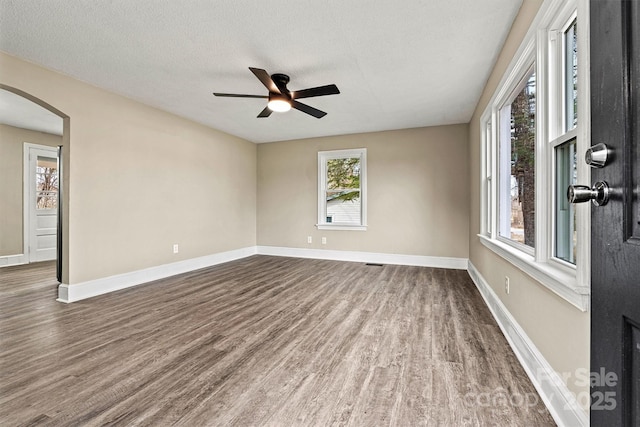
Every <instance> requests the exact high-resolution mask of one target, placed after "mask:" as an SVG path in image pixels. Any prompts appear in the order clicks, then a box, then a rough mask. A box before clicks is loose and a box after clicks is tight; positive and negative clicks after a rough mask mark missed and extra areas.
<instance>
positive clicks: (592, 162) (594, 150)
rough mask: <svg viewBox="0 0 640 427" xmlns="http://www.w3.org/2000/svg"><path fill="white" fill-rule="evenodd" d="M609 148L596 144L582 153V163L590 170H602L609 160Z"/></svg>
mask: <svg viewBox="0 0 640 427" xmlns="http://www.w3.org/2000/svg"><path fill="white" fill-rule="evenodd" d="M609 152H610V150H609V147H607V146H606V145H605V144H602V143H600V144H596V145H594V146H592V147H590V148H589V149H588V150H587V151H586V152H585V153H584V161H585V163H586V164H588V165H589V166H591V167H592V168H603V167H605V166H606V165H607V160H608V159H609Z"/></svg>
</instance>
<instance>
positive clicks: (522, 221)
mask: <svg viewBox="0 0 640 427" xmlns="http://www.w3.org/2000/svg"><path fill="white" fill-rule="evenodd" d="M499 161H500V199H499V200H500V218H499V221H500V236H502V237H504V238H507V239H510V240H511V241H513V242H517V243H520V244H524V245H526V246H529V247H532V248H533V247H535V238H536V169H535V166H536V74H535V71H533V66H532V67H531V69H530V70H529V71H528V72H527V74H526V77H525V78H524V79H523V80H522V82H521V83H520V84H519V85H518V86H517V88H516V90H515V91H514V93H513V94H512V96H511V97H510V99H509V101H508V103H507V104H506V105H504V106H503V107H502V108H501V109H500V160H499Z"/></svg>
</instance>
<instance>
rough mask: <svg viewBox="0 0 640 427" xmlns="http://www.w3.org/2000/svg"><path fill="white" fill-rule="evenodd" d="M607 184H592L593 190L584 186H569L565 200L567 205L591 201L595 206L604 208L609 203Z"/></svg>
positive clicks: (599, 182) (601, 182)
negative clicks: (567, 201)
mask: <svg viewBox="0 0 640 427" xmlns="http://www.w3.org/2000/svg"><path fill="white" fill-rule="evenodd" d="M610 193H611V190H610V189H609V184H607V183H606V182H605V181H598V182H596V183H595V184H593V188H589V187H587V186H586V185H570V186H569V188H567V198H568V199H569V203H584V202H588V201H589V200H591V201H592V202H593V204H594V205H596V206H604V205H606V204H607V202H608V201H609V194H610Z"/></svg>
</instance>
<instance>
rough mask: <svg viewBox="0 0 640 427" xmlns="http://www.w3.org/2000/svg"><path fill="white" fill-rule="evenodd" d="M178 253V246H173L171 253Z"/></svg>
mask: <svg viewBox="0 0 640 427" xmlns="http://www.w3.org/2000/svg"><path fill="white" fill-rule="evenodd" d="M178 252H179V249H178V244H177V243H176V244H175V245H173V253H174V254H177V253H178Z"/></svg>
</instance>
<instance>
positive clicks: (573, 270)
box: [478, 0, 591, 311]
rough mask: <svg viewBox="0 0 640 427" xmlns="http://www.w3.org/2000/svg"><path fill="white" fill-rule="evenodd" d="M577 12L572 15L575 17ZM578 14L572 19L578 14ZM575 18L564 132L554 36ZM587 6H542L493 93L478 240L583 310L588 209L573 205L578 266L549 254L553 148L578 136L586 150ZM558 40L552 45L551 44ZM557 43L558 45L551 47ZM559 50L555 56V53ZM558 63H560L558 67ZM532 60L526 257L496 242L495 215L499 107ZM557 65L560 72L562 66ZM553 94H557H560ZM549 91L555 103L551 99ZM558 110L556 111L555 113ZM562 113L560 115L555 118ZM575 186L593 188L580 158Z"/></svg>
mask: <svg viewBox="0 0 640 427" xmlns="http://www.w3.org/2000/svg"><path fill="white" fill-rule="evenodd" d="M576 11H577V12H576ZM576 13H577V16H576ZM573 19H576V20H577V26H578V38H577V43H578V52H579V54H578V94H577V96H578V100H579V102H578V110H577V111H578V117H579V121H578V126H577V127H576V128H574V129H573V130H571V131H564V130H563V129H561V126H563V123H564V112H563V111H562V109H563V108H564V104H563V103H561V104H560V105H558V99H560V100H563V97H564V88H563V75H562V73H561V72H558V68H563V67H562V63H563V62H564V58H563V56H562V54H563V46H562V45H563V43H562V39H561V37H559V35H561V34H562V31H563V30H564V29H565V27H566V25H567V24H568V23H570V22H571V21H572V20H573ZM588 28H589V2H588V0H573V1H569V2H566V0H565V1H563V0H546V1H545V2H544V3H543V5H542V6H541V8H540V11H539V12H538V14H537V16H536V17H535V19H534V21H533V22H532V24H531V26H530V28H529V30H528V32H527V34H526V35H525V37H524V39H523V42H522V43H521V45H520V47H519V48H518V50H517V52H516V53H515V55H514V56H513V58H512V60H511V63H510V64H509V66H508V67H507V69H506V71H505V73H504V75H503V77H502V79H501V80H500V83H499V84H498V86H497V88H496V90H495V92H494V95H493V96H492V98H491V99H490V101H489V102H488V104H487V107H486V109H485V111H484V112H483V114H482V115H481V117H480V130H481V156H480V158H481V162H482V163H481V165H480V174H481V176H480V185H481V188H480V192H481V204H480V216H481V217H480V233H479V234H478V237H479V240H480V242H481V243H482V244H483V245H484V246H485V247H487V248H489V249H490V250H492V251H493V252H495V253H496V254H497V255H499V256H501V257H502V258H504V259H505V260H507V261H509V262H510V263H511V264H513V265H514V266H516V267H517V268H519V269H521V270H522V271H524V272H525V273H526V274H528V275H529V276H531V277H532V278H534V279H535V280H537V281H538V282H540V283H541V284H542V285H543V286H545V287H547V288H548V289H550V290H551V291H553V292H554V293H556V294H557V295H559V296H560V297H562V298H563V299H565V300H566V301H568V302H570V303H571V304H573V305H574V306H575V307H577V308H578V309H580V310H581V311H587V310H588V309H589V300H590V292H591V286H590V222H591V217H590V206H587V204H583V205H577V206H576V223H577V233H578V242H579V243H578V247H577V254H576V258H577V265H575V266H574V265H573V264H570V263H568V262H565V261H563V260H561V259H558V258H556V257H555V256H554V244H555V219H554V212H555V210H554V209H555V200H554V196H555V190H554V187H555V166H554V165H555V154H554V153H555V150H554V147H555V146H556V145H557V144H558V143H560V142H563V141H566V140H569V139H571V138H572V137H574V136H575V138H576V150H577V152H578V153H584V152H585V150H586V149H587V148H588V147H589V145H590V121H589V119H590V99H589V39H588V34H589V31H588ZM554 37H555V39H554ZM554 43H555V45H554ZM558 48H559V51H558ZM558 61H561V62H560V63H558ZM532 62H535V71H536V84H537V87H536V109H537V112H536V196H537V197H536V217H537V218H536V248H535V249H534V250H533V251H530V252H527V251H523V250H521V248H519V245H514V244H512V242H510V241H509V242H507V240H508V239H503V238H501V237H500V236H499V228H498V227H499V223H498V218H497V214H498V211H499V209H500V207H499V205H498V203H499V200H498V198H499V194H498V191H499V188H498V181H499V179H500V178H499V176H498V173H497V172H498V168H499V164H498V163H499V151H498V144H499V140H498V138H499V109H500V108H501V107H502V106H503V105H504V104H505V102H506V101H507V100H508V98H509V96H510V94H511V93H512V92H513V90H514V89H515V87H516V85H517V84H518V82H519V81H520V80H521V79H522V78H523V76H524V73H525V72H526V70H527V69H528V68H527V67H528V66H529V65H530V64H531V63H532ZM559 65H560V67H559ZM558 90H560V93H559V94H558V96H556V95H555V94H557V93H558V92H557V91H558ZM552 91H554V92H552ZM550 93H553V94H554V95H553V96H554V97H555V98H551V95H550ZM559 109H561V110H559ZM558 114H559V116H558ZM578 159H579V160H578V165H577V174H578V180H579V181H580V182H583V181H584V182H591V176H590V175H591V173H590V170H589V167H588V166H587V165H586V164H585V163H584V162H582V161H580V155H579V156H578Z"/></svg>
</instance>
